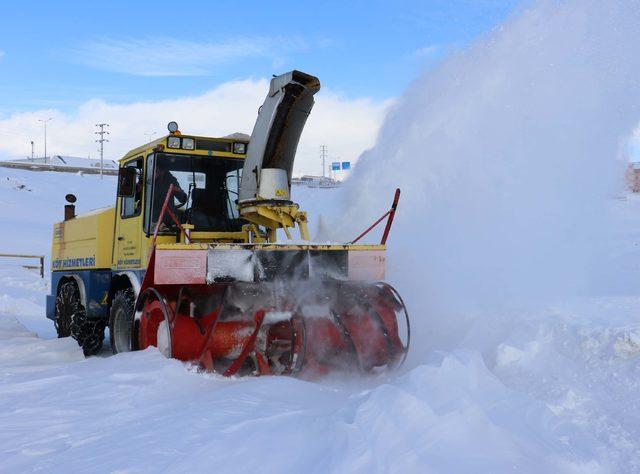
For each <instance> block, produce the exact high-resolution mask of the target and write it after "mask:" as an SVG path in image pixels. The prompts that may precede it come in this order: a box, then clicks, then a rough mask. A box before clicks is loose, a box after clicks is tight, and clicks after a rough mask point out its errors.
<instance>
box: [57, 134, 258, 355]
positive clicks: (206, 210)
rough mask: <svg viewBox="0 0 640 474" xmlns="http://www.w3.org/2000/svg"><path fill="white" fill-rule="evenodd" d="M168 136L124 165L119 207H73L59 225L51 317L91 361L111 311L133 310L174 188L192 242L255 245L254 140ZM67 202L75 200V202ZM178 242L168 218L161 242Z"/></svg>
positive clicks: (172, 206) (175, 205)
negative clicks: (245, 180) (247, 177)
mask: <svg viewBox="0 0 640 474" xmlns="http://www.w3.org/2000/svg"><path fill="white" fill-rule="evenodd" d="M169 132H170V133H169V134H168V135H166V136H164V137H162V138H159V139H157V140H154V141H152V142H150V143H147V144H146V145H142V146H140V147H138V148H135V149H133V150H131V151H130V152H129V153H127V154H126V155H125V156H124V157H123V158H122V159H121V160H120V174H119V177H118V197H117V200H116V204H115V206H114V207H110V208H106V209H98V210H95V211H91V212H88V213H86V214H82V215H78V216H75V215H74V206H73V203H71V204H70V205H68V206H67V209H66V212H65V220H64V221H63V222H59V223H56V224H55V225H54V229H53V242H52V249H51V270H52V272H51V295H48V296H47V317H48V318H49V319H52V320H53V321H54V323H55V325H56V329H57V331H58V335H59V336H60V337H66V336H73V337H74V338H75V339H76V340H77V341H78V343H79V344H80V345H81V346H82V347H83V350H84V352H85V354H87V355H89V354H94V353H96V352H98V351H99V350H100V349H101V347H102V341H103V338H104V329H105V326H106V325H107V323H108V319H109V312H110V309H112V308H113V307H114V306H124V307H125V308H124V310H126V311H132V307H133V305H134V302H135V296H136V295H137V293H138V290H139V288H140V284H141V282H142V279H143V277H144V273H145V269H146V265H147V260H148V256H149V252H150V249H151V245H152V238H153V233H154V231H155V229H156V226H157V221H158V217H159V214H160V210H161V208H162V205H163V203H164V200H165V196H166V194H167V190H168V188H169V186H170V185H171V184H173V185H174V187H175V189H176V191H175V193H174V196H173V197H172V199H171V201H170V202H169V203H168V208H169V210H171V211H172V212H173V213H174V214H175V215H176V217H178V219H180V220H181V221H182V222H187V221H188V222H189V223H190V225H191V226H192V227H193V229H192V236H193V238H197V239H198V241H200V242H208V241H211V242H213V241H216V242H228V243H242V242H247V241H248V239H249V229H248V228H247V227H248V224H247V222H246V221H245V220H243V219H241V218H240V216H239V214H238V207H237V200H238V189H239V184H240V178H241V174H242V167H243V162H244V159H245V157H246V152H247V147H248V143H249V137H248V136H247V135H243V134H234V135H232V136H229V137H225V138H213V137H201V136H192V135H182V134H181V133H180V131H179V130H178V126H177V124H176V123H175V122H171V123H170V124H169ZM124 188H128V189H127V190H126V192H124V191H125V190H124ZM67 198H68V200H69V201H70V202H71V201H72V202H75V197H74V196H67ZM186 214H188V215H186ZM175 242H176V226H175V224H174V223H173V221H172V220H170V219H166V218H165V219H163V222H161V223H160V225H159V226H158V236H157V243H158V244H161V243H175ZM56 315H57V316H56Z"/></svg>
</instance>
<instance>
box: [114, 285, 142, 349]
mask: <svg viewBox="0 0 640 474" xmlns="http://www.w3.org/2000/svg"><path fill="white" fill-rule="evenodd" d="M135 304H136V295H135V294H134V292H133V290H132V289H131V288H126V289H122V290H118V291H116V294H115V296H114V297H113V301H112V302H111V312H110V313H109V341H110V342H111V350H112V351H113V353H114V354H117V353H119V352H129V351H132V350H135V348H136V347H135V340H134V339H135V338H134V335H133V333H134V320H133V316H134V313H135Z"/></svg>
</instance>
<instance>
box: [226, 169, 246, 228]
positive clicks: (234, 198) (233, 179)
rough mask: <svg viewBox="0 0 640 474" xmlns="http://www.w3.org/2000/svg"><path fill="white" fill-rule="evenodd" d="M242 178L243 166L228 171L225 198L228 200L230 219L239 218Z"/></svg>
mask: <svg viewBox="0 0 640 474" xmlns="http://www.w3.org/2000/svg"><path fill="white" fill-rule="evenodd" d="M241 179H242V168H238V169H237V170H231V171H229V172H228V173H227V175H226V176H225V180H224V190H225V194H226V196H225V200H226V201H227V216H229V219H238V218H239V217H240V214H239V212H238V189H239V188H240V180H241Z"/></svg>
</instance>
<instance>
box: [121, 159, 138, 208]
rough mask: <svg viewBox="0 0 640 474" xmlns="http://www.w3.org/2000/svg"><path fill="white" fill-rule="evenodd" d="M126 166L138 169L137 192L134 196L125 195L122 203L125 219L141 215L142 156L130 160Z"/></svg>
mask: <svg viewBox="0 0 640 474" xmlns="http://www.w3.org/2000/svg"><path fill="white" fill-rule="evenodd" d="M124 166H125V168H130V167H131V168H135V169H136V176H137V178H136V192H135V195H134V196H133V197H123V198H121V199H122V204H121V207H120V209H121V214H120V215H121V216H122V218H123V219H126V218H128V217H134V216H138V215H140V211H142V158H138V159H136V160H133V161H130V162H129V163H127V164H126V165H124Z"/></svg>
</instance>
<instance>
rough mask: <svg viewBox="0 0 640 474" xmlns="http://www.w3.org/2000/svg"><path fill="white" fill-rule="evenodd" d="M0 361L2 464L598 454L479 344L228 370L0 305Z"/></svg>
mask: <svg viewBox="0 0 640 474" xmlns="http://www.w3.org/2000/svg"><path fill="white" fill-rule="evenodd" d="M0 370H2V372H3V377H2V378H0V407H2V408H1V409H0V420H1V422H2V426H3V430H0V446H1V448H0V452H1V453H2V459H3V469H5V470H7V471H8V472H19V471H26V470H50V469H60V468H62V467H63V466H64V469H65V470H71V471H74V472H86V471H99V472H113V471H120V470H126V471H129V472H139V471H142V472H149V471H154V472H155V471H163V472H187V471H192V472H204V471H209V470H212V469H216V470H220V471H222V472H255V471H258V470H259V471H263V472H292V471H296V472H297V471H309V472H389V471H393V472H445V471H446V472H497V471H501V470H502V471H503V470H506V469H509V470H511V469H516V470H519V471H520V472H540V470H543V471H546V472H599V469H600V468H602V467H603V465H602V464H601V463H600V462H598V461H596V460H594V456H593V454H592V453H591V449H590V448H591V447H593V446H594V445H595V441H594V440H593V439H592V438H591V437H590V435H589V434H588V433H586V432H582V431H581V430H580V429H579V428H577V427H576V426H573V425H571V424H568V423H562V422H559V421H558V419H557V418H556V417H555V415H554V414H553V412H552V411H551V410H550V409H548V408H547V407H545V405H544V404H542V403H538V402H532V401H531V400H529V399H528V398H527V397H526V396H524V395H522V394H519V393H517V392H514V391H512V390H510V389H507V388H505V387H504V385H502V384H501V382H500V381H499V380H498V379H497V378H496V377H495V376H494V375H492V374H491V373H490V372H489V370H488V369H487V368H486V367H485V365H484V362H483V361H482V359H481V358H480V357H479V355H478V354H477V353H470V352H459V353H455V354H435V355H434V360H433V361H432V362H430V363H429V364H426V365H423V366H421V367H418V368H416V369H414V370H412V371H411V372H409V373H407V374H406V375H404V376H402V377H400V378H399V379H397V380H393V379H377V380H368V381H367V380H364V381H359V382H354V381H333V382H332V381H326V383H324V384H317V383H309V382H304V381H300V380H295V379H291V378H286V377H280V378H275V377H265V378H261V379H244V380H229V379H223V378H220V377H217V376H207V375H201V374H198V373H196V372H194V371H193V370H188V368H187V367H186V366H184V365H183V364H181V363H180V362H178V361H175V360H167V359H165V358H164V357H163V356H162V355H161V354H160V353H159V352H158V351H157V350H155V349H149V350H146V351H142V352H136V353H130V354H119V355H117V356H114V357H110V358H106V359H102V358H90V359H86V360H84V358H83V356H82V352H81V350H80V349H79V348H78V347H77V345H76V344H75V343H74V342H73V341H71V340H70V339H68V338H67V339H55V340H50V341H44V340H42V339H39V338H36V337H35V335H34V334H32V333H30V332H28V331H26V330H25V329H24V328H22V327H21V326H20V325H19V323H17V321H16V320H12V319H7V318H2V319H0ZM367 386H368V387H367ZM575 445H577V446H580V448H578V449H576V448H575V447H574V446H575ZM463 447H464V448H463ZM461 449H464V453H463V455H461V454H462V453H461Z"/></svg>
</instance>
